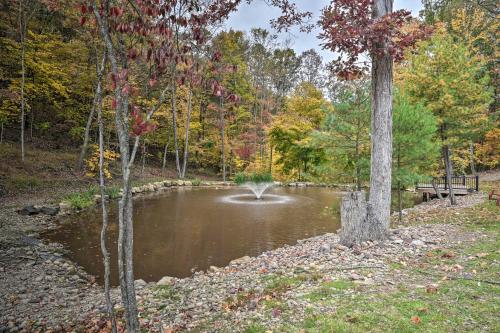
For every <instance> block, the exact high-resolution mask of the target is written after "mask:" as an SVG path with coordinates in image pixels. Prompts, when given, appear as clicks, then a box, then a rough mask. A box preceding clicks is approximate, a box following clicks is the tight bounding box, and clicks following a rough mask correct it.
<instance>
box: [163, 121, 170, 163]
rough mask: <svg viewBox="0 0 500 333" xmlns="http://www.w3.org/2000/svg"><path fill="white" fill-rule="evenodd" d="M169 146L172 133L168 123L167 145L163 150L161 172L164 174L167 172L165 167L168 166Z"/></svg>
mask: <svg viewBox="0 0 500 333" xmlns="http://www.w3.org/2000/svg"><path fill="white" fill-rule="evenodd" d="M169 145H170V131H169V130H168V122H167V143H166V144H165V149H164V150H163V162H162V164H161V170H162V171H163V172H165V167H166V166H167V152H168V146H169Z"/></svg>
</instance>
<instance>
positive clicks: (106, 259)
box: [92, 53, 117, 333]
mask: <svg viewBox="0 0 500 333" xmlns="http://www.w3.org/2000/svg"><path fill="white" fill-rule="evenodd" d="M105 65H106V53H104V54H103V57H102V65H101V68H99V69H98V72H97V88H96V94H95V96H96V97H95V98H94V105H93V107H92V109H93V110H95V107H96V104H97V122H98V124H99V188H100V190H101V208H102V228H101V252H102V256H103V261H104V296H105V298H106V310H107V312H108V316H109V319H110V321H111V330H112V332H113V333H116V332H117V329H116V320H115V314H114V312H113V303H112V302H111V294H110V283H109V277H110V275H111V269H110V265H109V252H108V248H107V244H106V240H107V231H108V225H109V219H108V207H107V205H106V185H105V182H104V122H103V119H102V83H101V82H102V76H103V74H104V68H105Z"/></svg>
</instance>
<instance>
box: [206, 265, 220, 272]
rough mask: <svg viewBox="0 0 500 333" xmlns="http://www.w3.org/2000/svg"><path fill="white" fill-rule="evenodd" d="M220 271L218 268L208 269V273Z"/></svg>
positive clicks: (211, 267)
mask: <svg viewBox="0 0 500 333" xmlns="http://www.w3.org/2000/svg"><path fill="white" fill-rule="evenodd" d="M219 270H220V268H219V267H217V266H210V268H209V269H208V271H209V272H214V273H215V272H218V271H219Z"/></svg>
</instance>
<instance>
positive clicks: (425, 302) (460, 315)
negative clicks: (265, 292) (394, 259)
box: [246, 202, 500, 333]
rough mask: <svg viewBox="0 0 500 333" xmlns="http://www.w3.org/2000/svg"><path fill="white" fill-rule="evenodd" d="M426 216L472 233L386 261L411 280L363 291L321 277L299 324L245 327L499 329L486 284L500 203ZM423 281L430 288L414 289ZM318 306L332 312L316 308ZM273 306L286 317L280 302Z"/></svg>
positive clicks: (492, 292) (290, 281)
mask: <svg viewBox="0 0 500 333" xmlns="http://www.w3.org/2000/svg"><path fill="white" fill-rule="evenodd" d="M457 213H458V214H457ZM432 222H435V223H453V224H460V225H462V226H463V227H464V229H465V230H466V231H472V232H477V233H478V234H475V235H474V236H473V237H474V240H473V241H470V242H469V241H466V242H462V243H460V244H458V245H455V246H454V247H453V248H441V249H435V250H432V251H429V252H428V253H426V254H425V255H423V256H422V257H420V258H417V260H416V262H413V263H412V264H408V265H401V264H399V263H392V264H391V268H393V269H394V270H398V272H395V273H394V274H404V275H405V276H409V277H411V281H406V280H405V281H404V283H401V284H398V285H397V286H394V287H393V288H383V287H381V286H373V287H370V289H369V290H367V289H365V288H362V289H358V288H357V287H356V285H355V284H354V283H353V282H351V281H346V280H335V281H328V282H322V283H320V284H319V286H318V287H317V288H316V289H314V290H313V291H311V292H309V293H308V294H306V295H304V296H303V297H304V299H306V300H307V301H308V302H309V304H311V305H312V307H311V309H316V310H312V311H308V312H307V313H308V314H307V315H306V316H305V317H304V318H303V319H302V320H301V321H299V322H298V323H291V322H290V321H287V320H283V321H281V323H282V324H281V326H278V327H277V328H276V327H274V328H273V329H272V330H271V329H270V328H269V327H263V326H262V325H260V323H254V324H253V325H252V326H249V328H248V330H247V331H246V332H267V331H273V332H290V333H292V332H297V333H298V332H301V333H306V332H307V333H327V332H328V333H330V332H336V333H337V332H338V333H342V332H346V333H347V332H349V333H351V332H352V333H361V332H375V333H377V332H380V333H382V332H394V333H396V332H397V333H410V332H429V333H442V332H477V333H479V332H500V319H499V317H498V313H500V297H499V295H500V286H499V285H498V284H492V283H487V282H485V281H492V282H496V283H499V282H500V279H499V276H500V274H499V264H500V250H499V249H500V237H499V231H500V207H498V206H496V205H495V203H494V202H485V203H483V204H480V205H478V206H476V207H472V208H467V209H461V210H459V211H443V212H442V213H441V214H440V215H436V216H435V220H434V221H432ZM447 267H451V268H453V267H459V268H457V269H452V270H446V269H445V268H447ZM444 277H447V278H444ZM300 281H301V278H298V277H283V276H271V277H269V278H268V280H267V284H266V288H268V289H270V290H288V289H289V288H293V287H295V286H297V285H298V284H299V283H300ZM429 283H433V284H435V285H437V288H436V289H429V290H428V289H427V288H419V287H416V286H417V285H418V284H420V285H423V286H426V285H428V284H429ZM277 296H279V295H277ZM283 303H285V304H286V301H284V300H283V299H280V298H278V297H276V298H273V299H272V300H270V301H269V305H268V306H266V308H264V309H269V308H272V307H279V306H280V305H281V304H283ZM323 308H330V309H334V310H333V311H330V312H326V313H325V311H321V310H317V309H323ZM280 309H282V310H283V312H284V313H283V315H286V313H285V312H286V307H282V306H281V307H280Z"/></svg>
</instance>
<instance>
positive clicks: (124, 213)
mask: <svg viewBox="0 0 500 333" xmlns="http://www.w3.org/2000/svg"><path fill="white" fill-rule="evenodd" d="M103 6H104V8H105V11H104V13H107V10H108V9H109V1H105V2H104V4H103ZM99 8H100V6H99V5H98V4H97V1H96V0H95V1H94V2H93V6H92V10H93V12H94V16H95V18H96V21H97V24H98V27H99V31H100V34H101V37H102V39H103V41H104V44H105V47H106V50H107V54H108V59H109V62H110V64H111V70H112V72H113V74H114V75H115V76H118V75H119V74H120V68H119V65H118V62H117V58H116V55H115V46H114V45H113V41H112V38H111V35H110V33H109V30H108V20H107V15H104V16H101V13H100V12H99ZM119 43H120V45H119V47H118V51H116V52H119V56H120V60H121V61H122V64H121V69H126V68H127V66H126V55H125V54H124V48H123V41H119ZM114 98H115V101H116V109H115V127H116V133H117V136H118V142H119V146H120V160H121V165H122V181H123V183H122V186H123V196H122V198H121V200H120V202H119V208H118V224H119V228H118V274H119V280H120V290H121V297H122V303H123V306H124V308H125V320H126V328H127V332H129V333H136V332H138V331H139V320H138V310H137V302H136V298H135V286H134V273H133V272H134V271H133V256H132V253H133V252H132V250H133V220H132V213H133V208H132V190H131V183H130V166H131V165H130V162H131V159H130V155H129V143H130V142H129V138H130V137H129V136H130V134H129V128H128V127H129V126H128V121H127V120H128V96H127V95H126V94H123V95H122V87H121V85H120V84H117V85H116V89H115V91H114Z"/></svg>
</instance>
